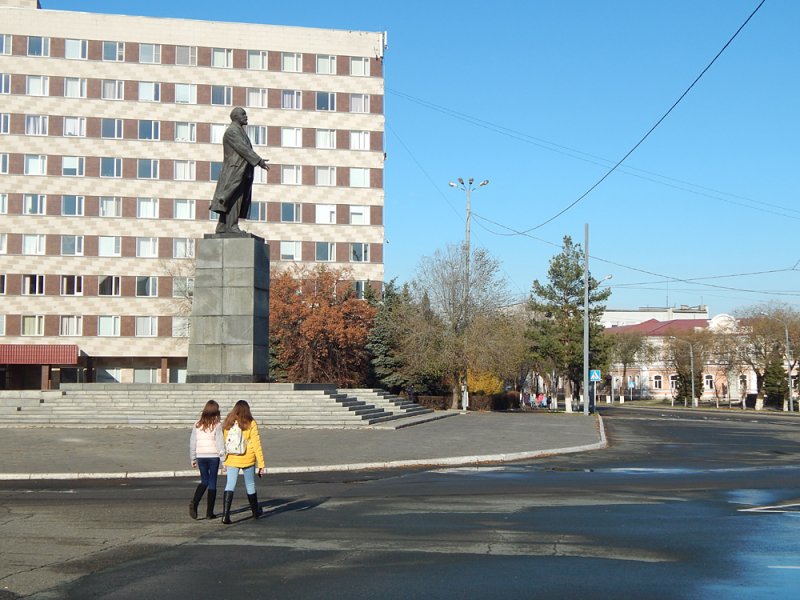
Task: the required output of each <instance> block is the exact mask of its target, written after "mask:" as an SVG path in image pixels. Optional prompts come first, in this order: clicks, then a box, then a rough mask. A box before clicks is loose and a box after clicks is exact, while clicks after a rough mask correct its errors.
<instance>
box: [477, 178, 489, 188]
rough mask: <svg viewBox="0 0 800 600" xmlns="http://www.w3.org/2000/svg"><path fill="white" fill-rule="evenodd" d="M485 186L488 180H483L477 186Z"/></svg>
mask: <svg viewBox="0 0 800 600" xmlns="http://www.w3.org/2000/svg"><path fill="white" fill-rule="evenodd" d="M485 185H489V180H488V179H484V180H483V181H481V182H480V183H479V184H478V187H483V186H485Z"/></svg>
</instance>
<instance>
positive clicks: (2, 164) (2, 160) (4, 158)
mask: <svg viewBox="0 0 800 600" xmlns="http://www.w3.org/2000/svg"><path fill="white" fill-rule="evenodd" d="M0 174H2V175H6V174H8V154H7V153H5V152H4V153H2V154H0Z"/></svg>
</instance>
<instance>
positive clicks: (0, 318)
mask: <svg viewBox="0 0 800 600" xmlns="http://www.w3.org/2000/svg"><path fill="white" fill-rule="evenodd" d="M5 334H6V316H5V315H0V335H5Z"/></svg>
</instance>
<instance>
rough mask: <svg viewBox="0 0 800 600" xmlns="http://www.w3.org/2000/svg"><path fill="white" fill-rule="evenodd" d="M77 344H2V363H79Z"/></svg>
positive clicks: (0, 355)
mask: <svg viewBox="0 0 800 600" xmlns="http://www.w3.org/2000/svg"><path fill="white" fill-rule="evenodd" d="M77 364H78V346H76V345H75V344H58V345H56V344H40V345H37V344H0V365H77Z"/></svg>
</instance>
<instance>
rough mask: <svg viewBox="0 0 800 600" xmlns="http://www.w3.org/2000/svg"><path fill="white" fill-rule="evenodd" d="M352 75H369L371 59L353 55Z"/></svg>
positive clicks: (351, 61)
mask: <svg viewBox="0 0 800 600" xmlns="http://www.w3.org/2000/svg"><path fill="white" fill-rule="evenodd" d="M350 75H355V76H356V77H367V76H369V59H368V58H365V57H360V56H353V57H352V58H351V59H350Z"/></svg>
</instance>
